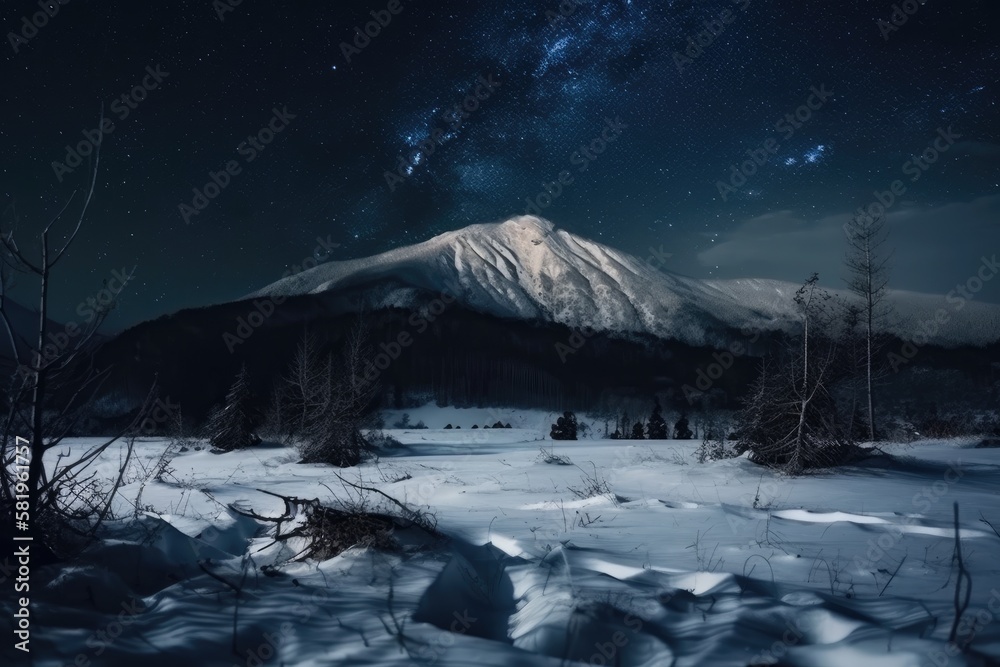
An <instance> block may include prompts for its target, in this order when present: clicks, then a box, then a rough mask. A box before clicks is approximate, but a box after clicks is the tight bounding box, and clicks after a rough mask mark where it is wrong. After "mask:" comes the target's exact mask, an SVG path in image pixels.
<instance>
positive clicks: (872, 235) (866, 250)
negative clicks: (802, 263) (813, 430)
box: [844, 213, 892, 441]
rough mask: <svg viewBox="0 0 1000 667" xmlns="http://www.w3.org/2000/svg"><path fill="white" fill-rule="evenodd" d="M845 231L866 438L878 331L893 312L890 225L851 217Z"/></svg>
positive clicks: (871, 433) (881, 218) (871, 420)
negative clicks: (857, 311) (858, 331)
mask: <svg viewBox="0 0 1000 667" xmlns="http://www.w3.org/2000/svg"><path fill="white" fill-rule="evenodd" d="M844 231H845V232H846V233H847V253H846V256H845V258H844V263H845V265H846V266H847V270H848V277H847V278H846V281H847V287H848V289H849V290H850V291H851V292H852V293H853V294H855V295H856V296H857V297H858V298H859V299H860V300H861V304H862V305H861V318H860V320H861V326H862V327H863V328H864V345H865V359H864V372H865V397H866V399H867V404H868V410H867V412H868V414H867V417H868V438H869V439H870V440H873V441H874V440H875V436H876V432H875V388H874V385H875V382H876V381H877V379H878V376H879V375H880V373H881V368H880V365H879V364H878V363H877V361H876V358H877V356H878V351H879V348H880V343H881V336H880V331H881V330H882V328H883V325H884V324H885V322H886V321H887V320H888V318H889V317H890V315H891V313H892V308H891V306H890V304H889V303H888V300H887V296H888V289H889V288H888V286H889V274H890V263H889V262H890V259H891V258H892V252H891V251H890V250H888V249H887V248H886V244H887V242H888V235H889V228H888V225H887V222H886V217H885V214H884V213H883V214H881V215H878V216H854V217H853V218H851V220H850V221H849V222H848V223H847V225H846V226H845V227H844Z"/></svg>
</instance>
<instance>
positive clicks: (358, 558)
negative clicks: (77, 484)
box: [0, 410, 1000, 667]
mask: <svg viewBox="0 0 1000 667" xmlns="http://www.w3.org/2000/svg"><path fill="white" fill-rule="evenodd" d="M487 412H488V413H489V414H487ZM505 414H507V417H508V418H509V419H510V420H511V421H512V426H515V428H512V429H504V430H494V429H490V430H482V429H477V430H470V429H469V427H470V426H471V425H472V424H473V423H478V424H479V425H480V426H481V425H482V424H483V423H484V422H486V421H489V423H492V422H493V421H495V419H494V418H491V417H496V413H494V412H491V411H479V412H477V411H450V412H441V411H436V412H435V411H433V410H428V411H426V413H423V412H417V411H414V412H411V421H412V422H413V423H415V422H417V421H418V420H419V419H424V420H425V421H426V422H427V424H428V425H429V426H441V425H443V423H444V422H446V421H447V422H449V423H456V424H460V425H462V429H461V430H442V429H440V428H436V429H428V430H389V431H387V433H389V434H391V435H393V436H395V437H396V438H397V439H398V440H399V441H400V442H402V443H403V444H404V445H405V446H404V447H402V448H400V449H398V450H396V451H394V452H393V453H392V454H390V455H386V456H383V457H382V459H381V460H380V461H379V462H378V463H377V464H375V463H371V464H366V465H364V466H361V467H359V468H356V469H349V470H346V471H341V473H342V474H343V475H344V477H345V478H346V479H348V480H350V481H352V482H362V483H363V484H364V485H367V486H372V487H375V488H378V489H380V490H382V491H384V492H385V493H387V494H390V495H392V496H394V497H395V498H398V499H399V500H402V501H405V502H406V503H409V504H411V505H413V506H416V507H421V508H423V509H425V510H427V511H429V512H431V513H433V514H434V515H435V516H436V518H437V525H438V528H439V530H440V531H441V532H442V533H444V534H445V535H446V536H447V538H448V539H447V540H443V541H440V542H430V543H426V542H425V543H424V544H423V546H422V547H420V548H417V547H418V545H417V544H416V540H415V539H414V538H413V536H412V535H407V536H404V540H405V541H406V542H407V543H408V544H409V546H408V547H407V548H406V549H405V550H404V551H403V552H401V553H385V552H378V551H374V550H371V549H350V550H348V551H346V552H345V553H343V554H341V555H340V556H337V557H335V558H333V559H331V560H328V561H325V562H322V563H316V562H298V563H291V564H286V565H284V566H282V567H280V568H279V569H278V570H277V571H275V570H272V569H270V568H267V567H265V566H268V565H272V564H276V563H279V562H281V561H283V560H284V559H286V558H288V557H289V556H290V555H291V554H292V553H293V551H292V549H293V548H294V546H295V545H291V544H287V543H285V544H284V545H276V544H273V540H272V539H270V538H269V536H268V531H271V532H273V530H274V528H273V526H272V525H266V524H262V523H258V522H256V521H254V520H252V519H248V518H245V517H242V516H238V515H236V514H235V513H233V512H231V511H229V510H228V509H227V507H226V506H227V505H228V504H230V503H237V504H238V505H239V506H240V507H242V508H245V509H252V510H253V511H255V512H257V513H259V514H267V515H278V514H280V513H281V511H282V509H283V503H282V502H281V501H280V500H279V499H278V498H276V497H274V496H271V495H268V494H265V493H262V492H261V491H260V490H266V491H270V492H273V493H277V494H282V495H287V496H297V497H300V498H320V499H323V500H325V501H330V502H331V503H335V502H336V500H335V499H340V500H344V499H351V500H353V501H358V500H365V498H364V497H366V498H367V502H368V503H369V504H370V506H371V507H372V508H377V507H381V508H382V509H389V507H390V506H389V505H388V504H387V501H385V499H384V498H382V497H381V496H379V495H378V494H375V493H362V494H360V496H359V494H358V493H357V492H355V491H353V490H351V491H350V493H349V492H348V489H350V487H345V486H344V485H343V484H341V483H340V482H339V481H338V480H337V479H336V477H335V476H334V475H333V474H332V472H331V469H330V468H325V467H322V466H303V465H298V464H297V463H295V461H296V456H295V453H294V451H293V450H290V449H286V448H283V447H278V446H262V447H259V448H256V449H252V450H248V451H243V452H236V453H230V454H222V455H219V454H213V453H210V452H208V451H205V450H203V451H196V450H194V449H191V450H189V451H187V452H184V453H182V454H180V455H179V456H177V457H176V458H175V459H173V461H172V463H171V464H170V470H168V472H167V474H165V475H163V476H162V478H161V479H162V481H155V480H149V481H147V482H146V483H145V484H143V483H141V482H139V481H135V482H133V483H132V484H130V485H128V486H126V487H125V488H124V489H123V492H122V494H121V498H120V499H119V501H118V507H117V511H118V512H120V513H121V514H124V515H131V514H133V509H132V506H131V503H134V502H135V499H136V497H137V496H139V495H140V492H141V499H140V500H139V504H140V506H141V507H143V508H144V509H145V510H146V511H145V512H144V513H142V514H141V519H140V520H139V522H138V523H136V522H131V524H129V522H122V523H116V524H114V525H112V526H110V529H111V530H112V531H113V532H114V533H115V538H114V539H112V538H108V539H106V540H105V541H104V542H102V543H101V544H100V545H99V546H98V547H96V548H94V549H93V550H92V551H91V552H89V553H87V554H86V555H85V556H84V558H82V559H81V562H80V563H79V565H77V566H75V567H73V568H70V569H61V570H58V571H57V570H54V569H53V570H44V569H38V570H37V571H35V572H34V573H33V579H32V582H31V586H32V591H31V592H32V601H33V605H34V618H33V623H34V626H33V627H34V633H33V637H32V658H33V661H32V663H31V664H34V665H38V666H49V665H60V666H63V665H81V666H86V665H138V666H141V667H158V666H163V667H168V666H169V667H176V666H177V665H191V666H195V665H198V666H209V667H212V666H216V665H218V666H220V667H221V666H226V667H230V666H232V665H244V666H247V667H254V666H258V667H262V666H267V665H287V666H292V665H294V666H308V665H314V666H317V667H319V666H327V665H412V664H423V665H431V664H434V665H441V666H445V665H454V666H463V667H469V666H470V665H477V666H483V667H486V666H489V665H525V666H532V665H539V666H541V665H549V666H553V667H554V666H556V665H575V664H594V665H622V666H627V667H638V666H647V665H648V666H653V665H677V666H678V667H682V666H692V667H694V666H701V665H754V664H782V665H802V666H808V667H824V666H827V665H830V666H833V665H838V666H847V667H867V666H869V665H870V666H879V667H880V666H892V667H904V666H911V665H912V666H914V667H916V666H922V665H937V666H941V665H956V666H957V665H976V664H1000V663H998V662H997V660H998V659H1000V558H998V556H1000V537H998V536H997V534H995V533H994V531H993V530H992V529H991V527H990V526H989V525H988V524H987V523H986V522H984V521H983V520H981V519H983V518H984V519H986V520H989V521H990V522H992V523H993V525H995V526H997V527H998V528H1000V494H998V493H997V491H998V488H1000V484H998V482H1000V449H976V448H974V445H975V444H976V443H975V442H974V441H946V442H940V441H932V442H919V443H915V444H913V445H892V446H889V448H888V449H889V450H890V451H891V452H892V453H894V454H896V455H897V456H898V457H899V458H898V460H897V461H895V462H894V463H893V464H891V465H889V464H887V463H886V462H881V463H877V462H873V463H870V464H867V465H861V466H855V467H851V468H845V469H841V470H838V471H834V472H829V473H825V474H820V475H813V476H809V477H803V478H785V477H781V476H779V475H776V474H775V473H772V472H770V471H767V470H765V469H762V468H760V467H758V466H755V465H753V464H751V463H749V462H748V461H746V460H745V459H733V460H727V461H720V462H714V463H706V464H698V463H697V462H696V459H695V455H694V453H695V448H696V447H697V444H698V443H697V442H694V441H686V442H680V441H665V442H641V441H622V442H616V441H607V440H581V441H576V442H566V443H560V442H556V443H553V442H552V441H549V440H546V441H545V442H544V443H543V442H539V441H538V440H539V439H541V438H542V436H543V435H547V429H545V430H544V431H543V430H540V429H541V428H544V422H545V421H546V420H548V419H549V416H548V415H542V414H535V415H531V414H529V415H528V416H526V417H522V418H521V419H520V422H518V421H516V419H517V415H515V414H514V413H505ZM397 417H398V414H397V415H390V416H389V417H388V418H387V423H389V424H391V423H392V422H393V421H394V420H395V419H396V418H397ZM500 418H503V417H502V416H501V417H500ZM506 420H507V419H505V421H506ZM549 423H551V421H550V420H549ZM518 427H520V428H518ZM82 444H84V443H77V445H82ZM540 445H544V446H545V447H546V449H547V450H548V449H549V448H550V447H551V448H552V449H553V450H554V451H553V453H554V454H555V455H559V456H563V457H567V458H568V459H569V460H570V461H571V462H572V463H573V464H575V465H558V464H555V463H545V462H544V461H543V460H542V457H541V456H540V452H539V446H540ZM553 445H554V447H553ZM164 446H165V443H164V441H158V440H145V441H142V442H141V443H139V445H138V456H139V460H140V461H141V462H142V463H143V464H144V465H146V466H147V467H152V466H154V465H155V461H156V460H157V459H158V458H159V456H160V453H161V452H162V450H163V448H164ZM112 456H113V457H117V453H114V454H113V455H112ZM109 468H114V463H113V462H111V463H110V464H109V466H108V467H107V468H105V470H107V469H109ZM587 478H589V483H591V484H593V483H594V482H595V481H596V482H598V483H599V484H606V488H607V490H608V491H610V493H607V494H603V495H597V496H593V497H582V498H581V497H580V495H583V496H587V495H588V494H587V492H586V490H585V488H586V487H587V486H588V479H587ZM573 489H576V490H577V491H578V492H579V493H575V492H574V490H573ZM954 502H957V503H959V506H960V511H961V537H962V547H963V555H964V558H965V562H966V565H967V567H968V569H969V571H970V573H971V577H972V599H971V603H970V605H969V607H968V611H967V612H966V614H965V618H966V623H965V624H964V625H963V626H962V627H961V628H960V629H959V639H960V640H961V641H962V642H963V643H964V642H965V641H966V640H971V649H972V651H971V652H967V653H966V654H956V652H955V651H952V650H950V649H949V647H948V644H947V639H948V634H949V630H950V629H951V624H952V620H953V618H954V608H953V596H954V589H955V581H956V567H955V566H954V564H953V559H952V555H953V552H954V539H953V535H954V533H953V524H952V511H953V503H954ZM206 559H208V560H206ZM199 563H200V565H199ZM209 573H210V574H209ZM227 582H228V583H227ZM236 589H239V590H240V593H239V594H238V595H237V593H236V592H235V590H236ZM0 606H2V607H4V608H3V610H2V613H0V617H2V621H0V624H8V625H7V627H5V628H4V636H5V637H7V638H8V639H7V640H5V641H4V644H3V646H2V649H0V650H2V653H0V664H4V665H6V664H28V663H27V662H25V660H24V657H25V656H24V655H23V654H20V653H17V652H14V651H13V650H12V644H13V641H12V640H11V639H10V638H11V636H12V635H11V632H10V629H9V623H10V618H11V610H12V607H11V601H10V600H9V599H4V600H2V604H0ZM234 643H235V647H236V649H237V650H238V651H239V656H237V655H234V654H233V648H234ZM975 652H980V653H982V654H986V655H991V656H994V658H993V659H992V660H991V659H989V658H983V657H978V658H977V657H976V656H975V655H974V654H975ZM970 656H971V657H970Z"/></svg>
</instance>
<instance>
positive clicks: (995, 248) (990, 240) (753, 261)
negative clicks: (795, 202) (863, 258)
mask: <svg viewBox="0 0 1000 667" xmlns="http://www.w3.org/2000/svg"><path fill="white" fill-rule="evenodd" d="M849 218H850V214H849V213H843V214H837V215H830V216H825V217H822V218H819V219H816V220H813V219H808V218H806V217H804V216H802V215H801V214H798V213H796V212H793V211H789V210H782V211H775V212H772V213H767V214H765V215H762V216H758V217H756V218H752V219H750V220H747V221H746V222H745V223H743V224H742V225H741V226H740V227H739V228H737V229H736V230H735V231H733V232H730V233H728V234H727V235H726V236H725V237H724V238H723V239H722V240H721V241H720V242H718V243H716V244H715V245H713V247H711V248H708V249H707V250H705V251H703V252H701V253H699V254H698V261H699V263H700V264H701V266H702V267H705V268H710V269H712V275H713V276H714V277H717V278H774V279H779V280H790V281H794V282H801V281H802V280H804V279H805V278H807V277H808V276H809V275H810V274H811V273H813V272H814V271H816V272H819V274H820V279H821V282H823V283H824V284H826V285H829V286H831V287H842V286H843V281H842V277H843V276H844V268H843V256H844V253H845V251H846V249H847V239H846V236H845V235H844V231H843V226H844V224H845V223H846V222H847V221H848V220H849ZM888 222H889V241H888V246H889V248H891V249H892V250H893V253H894V254H893V260H892V277H891V285H892V287H894V288H896V289H906V290H915V291H921V292H929V293H934V294H945V293H947V292H948V291H949V290H950V289H952V288H953V287H954V285H955V283H957V282H958V281H964V280H965V279H966V278H967V277H968V275H969V274H970V273H971V272H973V271H974V270H975V269H976V267H977V266H978V265H979V263H980V258H981V257H982V256H983V255H986V256H991V255H993V254H1000V224H998V223H1000V196H998V195H993V196H987V197H980V198H978V199H974V200H972V201H969V202H953V203H948V204H943V205H940V206H934V207H929V206H917V205H913V204H907V203H905V202H904V203H900V204H896V206H895V207H894V208H893V209H892V210H890V212H889V215H888ZM715 267H718V268H715ZM963 267H967V269H964V268H963ZM988 292H989V293H987V291H984V293H983V295H982V296H983V298H985V299H987V300H990V301H997V302H1000V288H998V287H991V288H990V290H989V291H988Z"/></svg>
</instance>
